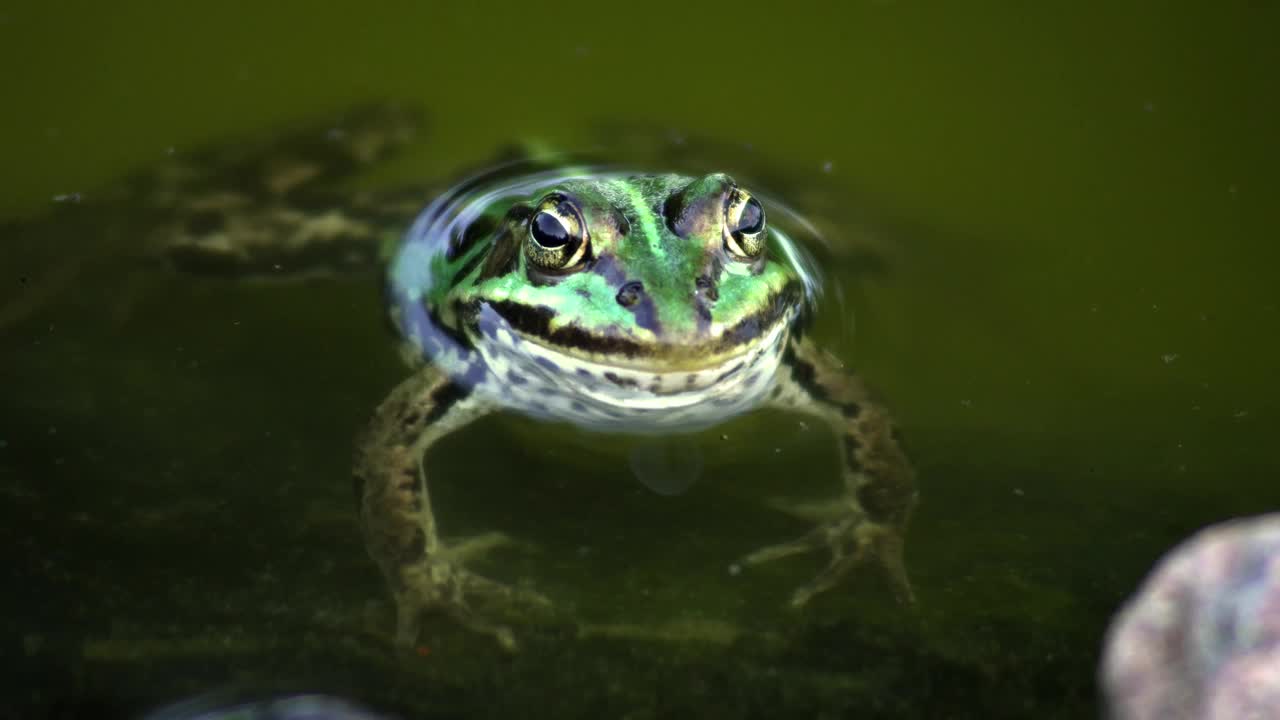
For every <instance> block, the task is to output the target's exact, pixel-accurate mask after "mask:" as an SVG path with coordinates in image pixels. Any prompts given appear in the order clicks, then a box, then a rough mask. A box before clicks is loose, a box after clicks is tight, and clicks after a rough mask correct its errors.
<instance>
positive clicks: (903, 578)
mask: <svg viewBox="0 0 1280 720" xmlns="http://www.w3.org/2000/svg"><path fill="white" fill-rule="evenodd" d="M823 549H826V550H829V551H830V552H831V561H830V562H829V563H828V564H827V566H826V567H825V568H823V570H822V572H820V573H818V576H817V577H816V578H814V579H813V580H812V581H811V582H809V583H807V584H805V585H803V586H801V587H799V588H797V589H796V590H795V592H793V593H792V595H791V602H790V605H791V607H793V608H797V609H799V608H803V607H804V606H805V605H807V604H808V603H809V601H810V600H812V599H813V597H814V596H816V595H818V594H820V593H823V592H826V591H827V590H830V589H831V588H833V587H835V586H836V585H837V584H839V583H840V582H841V580H843V579H844V577H845V576H846V575H847V574H848V573H849V571H850V570H852V569H853V568H854V567H857V566H858V565H860V564H862V563H863V562H866V561H872V562H875V563H877V564H878V565H880V566H881V567H882V568H883V569H884V570H885V573H886V574H887V575H888V577H889V582H890V584H891V585H892V586H893V591H894V594H895V595H896V596H897V598H898V601H899V602H901V603H903V604H912V603H914V602H915V593H914V592H912V589H911V582H910V580H908V579H907V570H906V564H905V563H904V562H903V558H902V536H901V533H900V532H899V531H898V530H897V529H896V528H894V527H890V526H886V525H881V524H878V523H874V522H870V521H868V520H866V519H865V518H862V517H846V518H842V519H839V520H835V521H831V522H827V523H823V524H822V525H819V526H818V527H816V528H814V529H813V530H811V531H810V532H808V533H807V534H805V535H803V536H801V537H799V538H796V539H795V540H791V541H788V542H785V543H778V544H776V545H769V546H766V547H763V548H760V549H759V550H756V551H755V552H752V553H750V554H749V555H747V556H745V557H744V558H743V559H742V560H741V564H742V565H758V564H760V563H764V562H770V561H772V560H778V559H781V558H785V557H789V556H792V555H798V554H801V553H806V552H812V551H815V550H823Z"/></svg>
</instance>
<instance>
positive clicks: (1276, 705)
mask: <svg viewBox="0 0 1280 720" xmlns="http://www.w3.org/2000/svg"><path fill="white" fill-rule="evenodd" d="M1101 680H1102V684H1103V688H1104V690H1105V692H1106V695H1107V701H1108V704H1109V706H1110V708H1111V712H1112V713H1113V716H1114V717H1115V718H1118V719H1119V720H1155V719H1156V718H1160V719H1161V720H1241V719H1243V718H1259V719H1263V718H1280V514H1271V515H1264V516H1261V517H1257V518H1250V519H1244V520H1236V521H1232V522H1228V523H1223V524H1221V525H1216V526H1213V527H1211V528H1209V529H1207V530H1204V531H1202V532H1200V533H1199V534H1197V535H1196V536H1195V537H1193V538H1192V539H1190V540H1189V541H1187V542H1185V543H1183V544H1182V545H1180V546H1178V547H1177V548H1176V549H1174V550H1173V552H1171V553H1170V554H1169V555H1168V556H1167V557H1165V558H1164V559H1163V560H1161V562H1160V563H1159V565H1158V566H1157V568H1156V569H1155V571H1154V572H1153V573H1152V574H1151V575H1150V576H1149V577H1148V579H1147V580H1146V582H1145V584H1144V585H1143V587H1142V589H1141V590H1140V591H1139V592H1138V594H1137V595H1136V596H1135V597H1134V598H1133V599H1131V600H1130V601H1129V603H1128V605H1126V606H1125V608H1124V609H1123V610H1122V611H1121V612H1120V613H1119V614H1118V615H1117V616H1116V619H1115V621H1114V622H1113V624H1112V626H1111V629H1110V631H1109V632H1108V636H1107V642H1106V651H1105V656H1104V659H1103V666H1102V677H1101Z"/></svg>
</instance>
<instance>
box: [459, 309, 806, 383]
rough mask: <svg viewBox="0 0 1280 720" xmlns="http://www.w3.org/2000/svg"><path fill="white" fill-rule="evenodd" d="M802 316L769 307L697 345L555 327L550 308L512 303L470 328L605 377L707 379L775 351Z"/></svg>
mask: <svg viewBox="0 0 1280 720" xmlns="http://www.w3.org/2000/svg"><path fill="white" fill-rule="evenodd" d="M797 313H798V308H797V306H796V305H795V304H794V303H790V302H776V303H770V304H769V305H768V307H766V308H765V309H764V310H762V311H760V312H757V313H756V314H754V315H750V316H748V317H746V318H743V319H742V320H740V321H738V322H737V323H735V324H734V325H732V326H730V327H727V328H724V329H723V330H721V331H720V332H718V333H716V334H714V335H712V334H708V335H706V336H704V337H700V338H696V339H695V340H694V341H690V340H689V339H683V338H682V339H678V340H674V341H672V340H661V339H659V340H657V341H653V342H640V341H637V340H636V339H634V338H633V337H629V336H627V335H625V334H623V333H622V332H621V331H620V330H618V329H615V328H608V329H605V330H604V331H590V330H586V329H584V328H581V327H579V326H577V325H574V324H565V325H556V326H553V319H554V317H555V313H554V311H552V310H551V309H550V308H546V307H540V306H529V305H523V304H520V303H516V302H510V301H497V302H493V301H490V302H482V303H478V304H477V306H475V307H474V309H473V312H472V313H469V315H470V318H471V322H470V323H469V325H470V326H471V327H472V328H473V329H474V331H475V332H477V333H479V334H480V335H482V336H484V338H485V341H486V342H489V343H492V342H499V343H501V342H503V341H504V340H506V341H508V342H512V343H514V342H517V341H521V342H526V343H530V344H533V345H535V346H537V347H538V348H540V349H541V350H542V351H544V352H545V353H547V354H553V355H556V356H565V357H567V358H572V359H573V360H576V361H578V362H580V363H586V364H589V365H593V366H596V367H599V368H600V369H601V370H602V371H608V370H618V371H629V372H639V373H652V374H664V373H703V372H707V371H712V370H717V369H720V370H724V371H727V370H729V369H732V366H734V365H736V364H738V363H740V362H741V361H744V360H745V359H746V358H747V357H748V356H750V355H751V354H752V353H753V352H758V351H760V350H761V349H762V348H765V347H767V346H770V345H771V344H772V343H773V342H775V341H776V340H777V338H778V337H779V331H780V330H784V329H786V328H788V327H789V326H790V324H791V322H792V321H793V320H794V319H795V317H796V315H797ZM504 333H505V335H504ZM507 335H509V336H510V337H506V336H507ZM784 335H785V334H784ZM480 344H485V343H480ZM544 364H545V363H544Z"/></svg>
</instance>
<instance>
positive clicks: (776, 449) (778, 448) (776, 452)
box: [773, 447, 782, 455]
mask: <svg viewBox="0 0 1280 720" xmlns="http://www.w3.org/2000/svg"><path fill="white" fill-rule="evenodd" d="M773 454H774V455H781V454H782V448H780V447H776V448H774V449H773Z"/></svg>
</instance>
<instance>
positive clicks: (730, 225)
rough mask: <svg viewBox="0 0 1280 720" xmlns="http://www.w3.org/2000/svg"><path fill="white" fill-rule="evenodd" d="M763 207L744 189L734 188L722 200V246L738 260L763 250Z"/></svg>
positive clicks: (748, 257)
mask: <svg viewBox="0 0 1280 720" xmlns="http://www.w3.org/2000/svg"><path fill="white" fill-rule="evenodd" d="M765 237H766V235H765V230H764V207H763V206H761V205H760V201H759V200H756V199H755V198H753V197H751V194H750V193H748V192H747V191H746V190H741V189H738V188H734V189H733V190H732V191H730V192H729V194H728V196H726V197H725V201H724V246H725V247H726V248H727V249H728V250H729V254H730V255H732V256H733V257H735V258H738V259H739V260H755V259H756V258H758V257H760V254H761V253H763V252H764V241H765Z"/></svg>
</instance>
